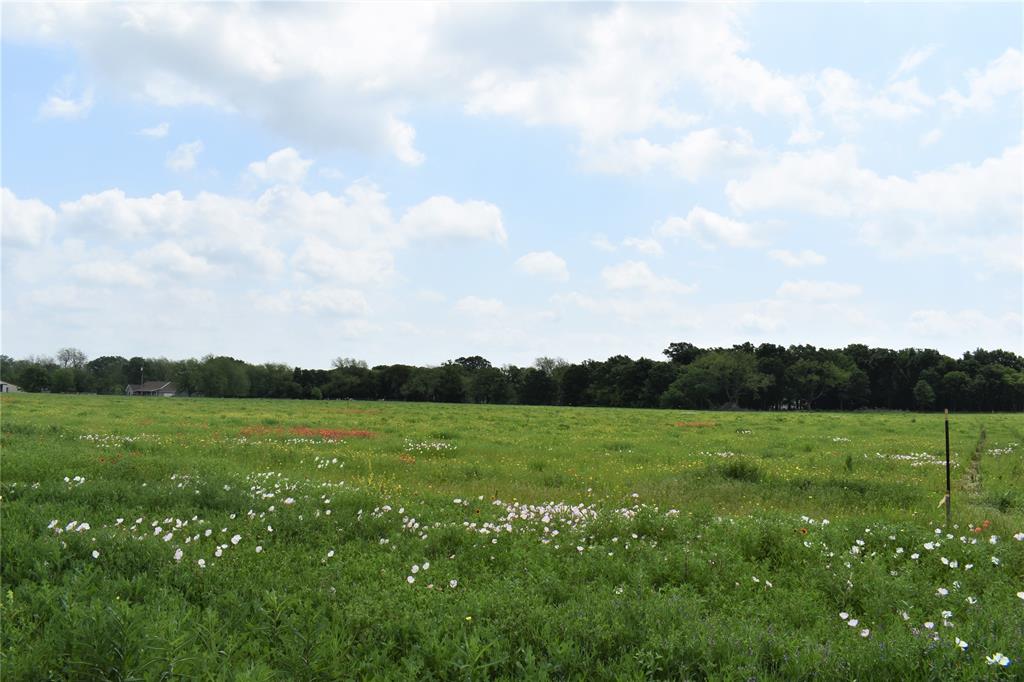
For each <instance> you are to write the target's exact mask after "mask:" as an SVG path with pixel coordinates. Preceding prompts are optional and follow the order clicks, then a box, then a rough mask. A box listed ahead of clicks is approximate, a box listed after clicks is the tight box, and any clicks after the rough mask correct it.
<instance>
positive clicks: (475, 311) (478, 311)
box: [455, 296, 505, 317]
mask: <svg viewBox="0 0 1024 682" xmlns="http://www.w3.org/2000/svg"><path fill="white" fill-rule="evenodd" d="M455 310H457V311H458V312H460V313H463V314H466V315H471V316H474V317H494V316H496V315H501V314H502V313H503V312H505V304H504V303H502V302H501V301H499V300H498V299H496V298H481V297H479V296H465V297H463V298H460V299H459V300H458V301H456V302H455Z"/></svg>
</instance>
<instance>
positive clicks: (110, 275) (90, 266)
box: [71, 261, 153, 287]
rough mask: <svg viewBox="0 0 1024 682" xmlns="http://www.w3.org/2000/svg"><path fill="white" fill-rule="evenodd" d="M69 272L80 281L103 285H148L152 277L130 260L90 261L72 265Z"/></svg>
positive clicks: (151, 281)
mask: <svg viewBox="0 0 1024 682" xmlns="http://www.w3.org/2000/svg"><path fill="white" fill-rule="evenodd" d="M71 274H72V275H73V276H74V277H75V278H76V279H78V280H79V281H81V282H85V283H89V284H100V285H104V286H128V287H148V286H152V284H153V278H152V277H147V276H146V273H144V272H143V271H142V270H141V269H140V268H139V267H138V266H136V265H134V264H133V263H130V262H123V261H122V262H113V261H91V262H88V263H79V264H77V265H74V266H72V268H71Z"/></svg>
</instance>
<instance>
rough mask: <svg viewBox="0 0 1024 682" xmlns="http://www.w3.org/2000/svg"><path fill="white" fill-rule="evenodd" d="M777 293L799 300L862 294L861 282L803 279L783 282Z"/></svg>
mask: <svg viewBox="0 0 1024 682" xmlns="http://www.w3.org/2000/svg"><path fill="white" fill-rule="evenodd" d="M775 293H776V295H777V296H779V297H780V298H790V299H795V300H798V301H809V302H825V301H840V300H845V299H850V298H855V297H857V296H860V294H861V287H860V285H859V284H844V283H840V282H826V281H815V280H807V279H801V280H798V281H795V282H783V283H782V285H781V286H780V287H779V288H778V290H777V291H776V292H775Z"/></svg>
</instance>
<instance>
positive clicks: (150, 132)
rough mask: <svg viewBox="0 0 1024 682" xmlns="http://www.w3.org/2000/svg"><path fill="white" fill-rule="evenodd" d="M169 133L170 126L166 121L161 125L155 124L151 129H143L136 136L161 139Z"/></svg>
mask: <svg viewBox="0 0 1024 682" xmlns="http://www.w3.org/2000/svg"><path fill="white" fill-rule="evenodd" d="M170 131H171V124H170V123H168V122H167V121H164V122H163V123H158V124H156V125H155V126H153V127H152V128H143V129H142V130H140V131H139V133H138V134H139V135H142V136H144V137H156V138H161V137H167V133H169V132H170Z"/></svg>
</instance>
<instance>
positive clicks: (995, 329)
mask: <svg viewBox="0 0 1024 682" xmlns="http://www.w3.org/2000/svg"><path fill="white" fill-rule="evenodd" d="M908 329H909V330H910V332H911V333H913V334H915V335H919V336H922V337H925V338H926V339H944V338H951V337H953V338H955V337H962V338H966V339H977V340H978V341H975V343H979V344H980V343H981V341H980V340H982V339H984V340H985V341H986V343H993V342H994V340H995V339H1007V338H1009V339H1012V338H1014V337H1015V338H1016V343H1012V342H1011V343H1010V344H1009V345H1008V347H1009V348H1013V347H1017V348H1019V347H1020V342H1021V341H1022V338H1021V336H1022V334H1024V318H1022V317H1021V315H1020V314H1019V313H1005V314H1003V315H999V316H991V315H988V314H986V313H984V312H982V311H980V310H973V309H966V310H957V311H947V310H937V309H925V310H915V311H914V312H913V313H911V314H910V320H909V323H908ZM986 347H987V346H986Z"/></svg>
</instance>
